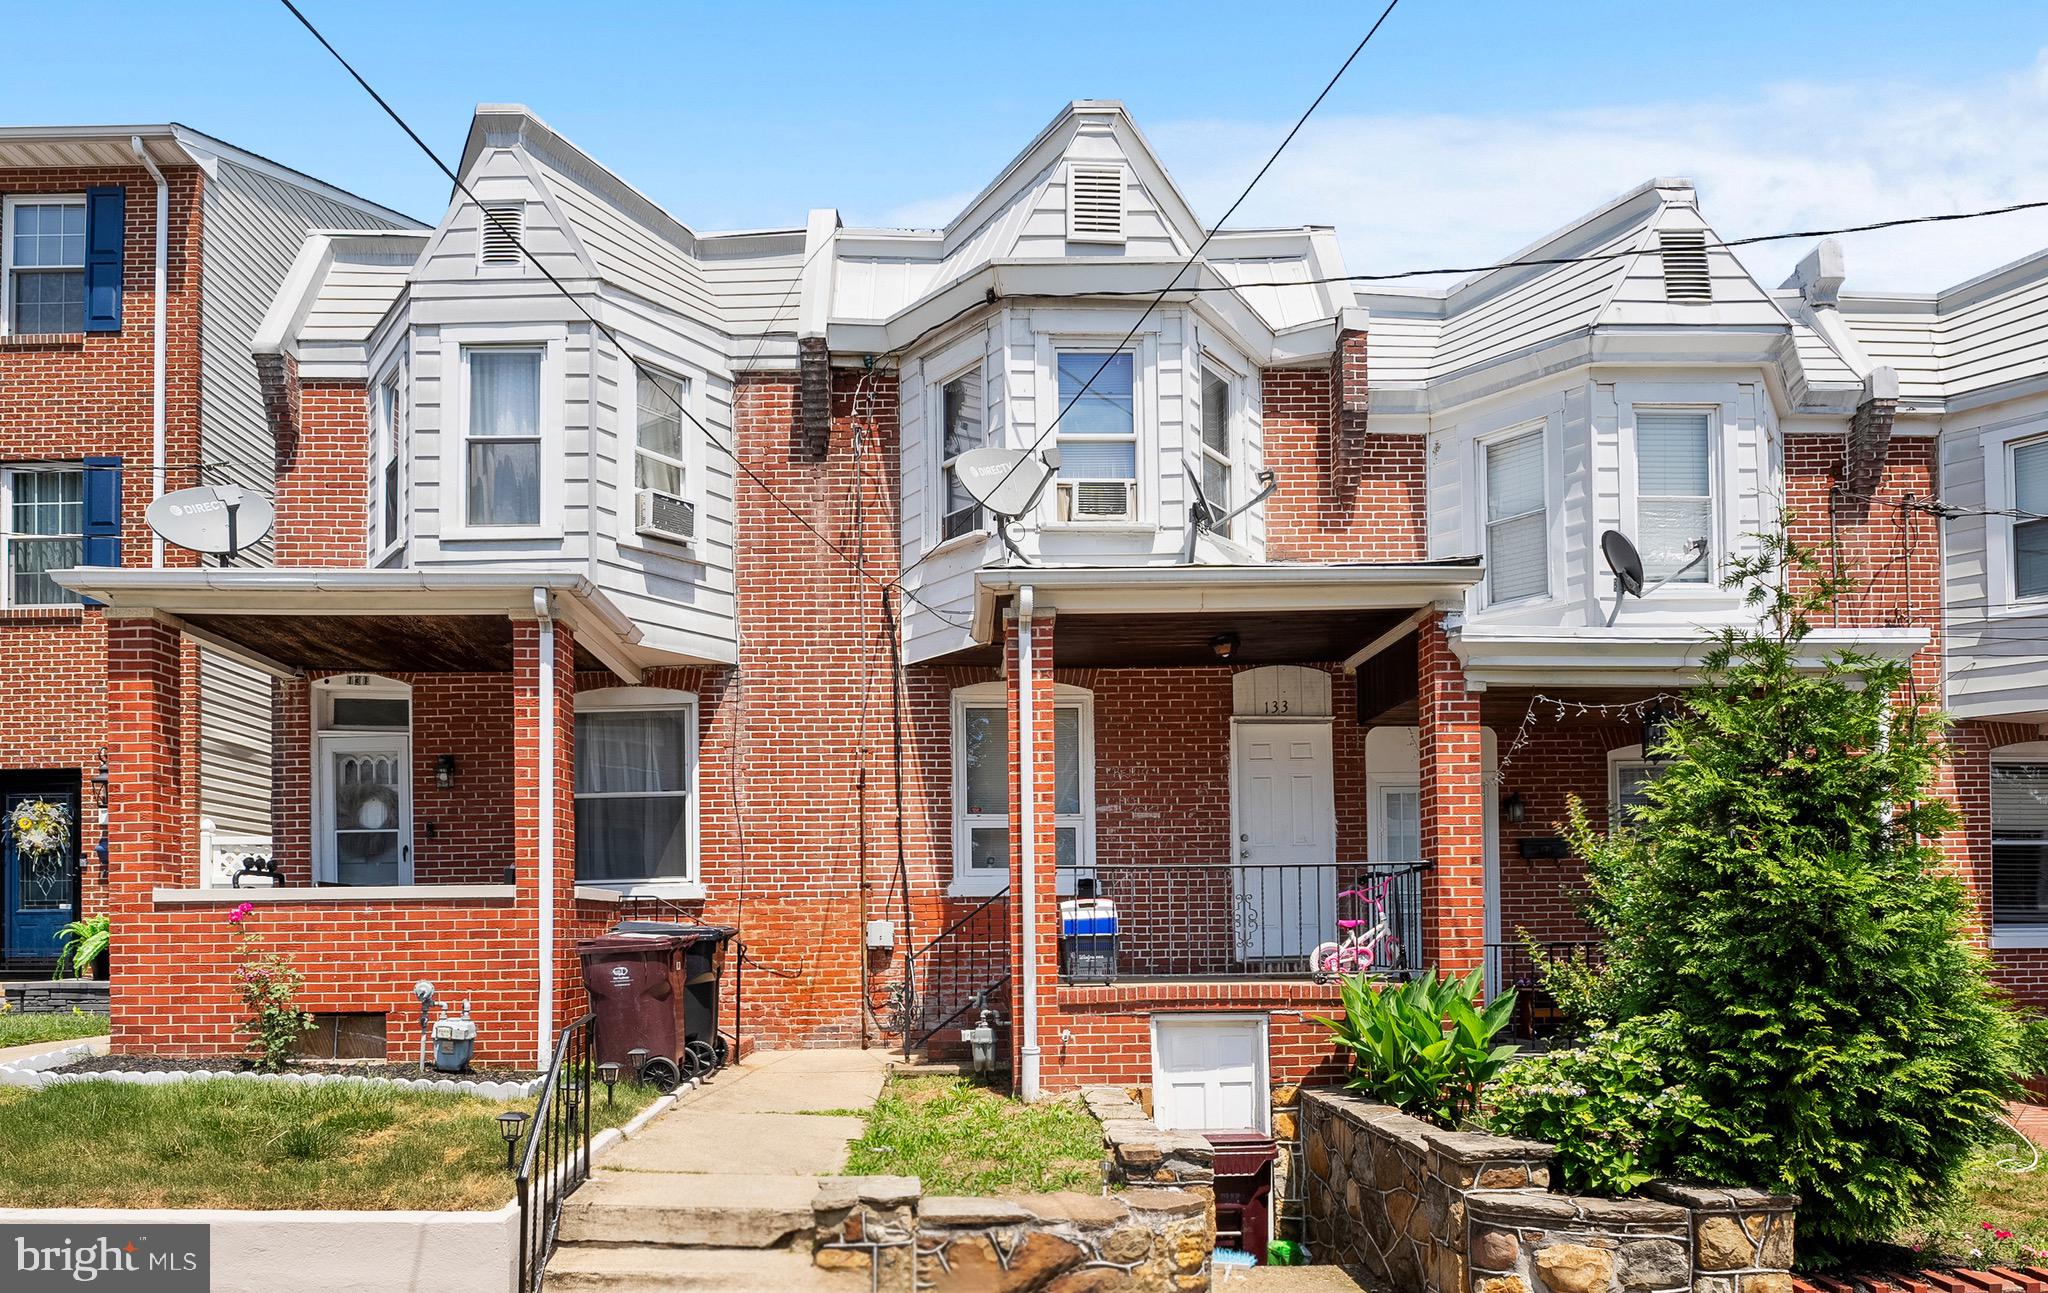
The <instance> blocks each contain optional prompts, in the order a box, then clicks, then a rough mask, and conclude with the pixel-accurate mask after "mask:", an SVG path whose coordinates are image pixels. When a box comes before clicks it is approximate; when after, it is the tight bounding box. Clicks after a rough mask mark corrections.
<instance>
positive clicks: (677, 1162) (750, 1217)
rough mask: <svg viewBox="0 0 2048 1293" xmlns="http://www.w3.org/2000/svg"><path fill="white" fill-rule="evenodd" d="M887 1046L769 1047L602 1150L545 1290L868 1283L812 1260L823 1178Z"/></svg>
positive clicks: (834, 1166) (848, 1137)
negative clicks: (815, 1208)
mask: <svg viewBox="0 0 2048 1293" xmlns="http://www.w3.org/2000/svg"><path fill="white" fill-rule="evenodd" d="M887 1063H888V1057H887V1054H886V1053H885V1052H882V1051H767V1052H758V1053H756V1054H754V1055H750V1056H748V1057H747V1058H746V1059H745V1060H744V1061H742V1062H741V1063H740V1064H739V1065H737V1066H736V1067H734V1068H732V1069H729V1070H727V1071H726V1072H724V1073H721V1074H719V1075H718V1076H717V1077H715V1078H713V1079H712V1080H711V1081H710V1082H709V1083H707V1084H706V1085H704V1086H702V1087H699V1088H698V1089H697V1090H695V1091H692V1092H690V1093H689V1094H688V1095H686V1096H684V1097H683V1098H682V1099H681V1100H680V1101H678V1102H677V1103H676V1106H675V1107H674V1108H673V1109H671V1110H669V1111H668V1112H667V1113H665V1114H663V1115H662V1116H661V1117H659V1118H656V1119H655V1120H654V1121H653V1122H651V1123H649V1124H648V1125H647V1127H646V1128H645V1129H643V1130H642V1131H641V1132H640V1134H639V1135H637V1136H635V1137H634V1138H633V1139H632V1140H630V1141H628V1142H626V1144H625V1145H624V1146H623V1147H621V1148H620V1149H618V1150H617V1151H616V1152H614V1153H613V1154H612V1155H610V1156H609V1157H607V1158H606V1159H605V1160H604V1161H603V1162H602V1163H601V1164H600V1165H599V1167H598V1170H597V1172H596V1173H595V1174H594V1175H593V1176H592V1178H591V1181H590V1183H589V1184H588V1185H585V1186H584V1187H583V1188H582V1189H580V1190H578V1191H576V1193H575V1194H573V1195H571V1196H570V1198H569V1201H568V1203H567V1204H566V1205H565V1206H564V1208H563V1212H562V1232H561V1247H560V1248H558V1249H557V1250H556V1253H555V1258H554V1261H553V1262H551V1263H550V1264H549V1266H548V1279H547V1282H548V1286H549V1287H550V1288H551V1289H560V1290H565V1291H566V1290H570V1289H579V1290H592V1291H599V1293H643V1291H645V1293H652V1291H653V1290H684V1289H698V1288H703V1289H724V1290H733V1291H734V1293H739V1291H741V1290H748V1289H761V1290H774V1291H775V1293H795V1291H796V1290H803V1289H846V1290H852V1289H854V1288H866V1287H867V1285H868V1278H867V1276H866V1275H864V1274H861V1275H858V1276H855V1275H854V1273H853V1272H838V1273H832V1272H826V1271H821V1270H818V1269H816V1268H815V1267H813V1266H812V1265H811V1252H810V1235H811V1229H812V1225H813V1221H812V1212H811V1201H812V1199H813V1197H814V1196H815V1195H816V1193H817V1180H816V1178H817V1177H819V1176H830V1175H833V1174H835V1173H837V1172H839V1171H841V1170H842V1169H843V1168H844V1167H845V1166H846V1156H847V1147H848V1146H849V1145H850V1144H851V1143H852V1142H853V1141H855V1140H857V1139H858V1138H859V1137H860V1134H861V1128H862V1121H861V1117H860V1115H861V1114H863V1113H865V1112H866V1111H867V1110H868V1109H869V1108H870V1107H872V1106H873V1104H874V1102H875V1097H876V1096H878V1095H880V1094H881V1091H882V1080H883V1078H884V1077H885V1076H886V1075H887Z"/></svg>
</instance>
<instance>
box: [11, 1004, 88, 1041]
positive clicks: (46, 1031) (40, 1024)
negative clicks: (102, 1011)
mask: <svg viewBox="0 0 2048 1293" xmlns="http://www.w3.org/2000/svg"><path fill="white" fill-rule="evenodd" d="M106 1035H107V1017H106V1016H105V1015H95V1014H92V1013H89V1012H87V1011H84V1010H70V1011H66V1012H64V1013H62V1014H49V1015H24V1014H22V1013H21V1012H19V1011H15V1010H8V1011H0V1048H4V1047H8V1046H27V1045H29V1044H30V1043H31V1042H68V1041H70V1040H72V1039H73V1038H77V1037H105V1036H106Z"/></svg>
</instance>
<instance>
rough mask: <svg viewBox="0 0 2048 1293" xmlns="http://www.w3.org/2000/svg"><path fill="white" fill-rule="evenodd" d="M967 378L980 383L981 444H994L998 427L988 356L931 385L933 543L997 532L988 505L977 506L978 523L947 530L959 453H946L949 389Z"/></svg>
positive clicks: (954, 371) (954, 541)
mask: <svg viewBox="0 0 2048 1293" xmlns="http://www.w3.org/2000/svg"><path fill="white" fill-rule="evenodd" d="M980 340H981V338H980V337H979V336H977V337H976V338H975V341H976V343H977V344H979V343H980ZM965 378H973V379H974V380H977V381H979V382H980V383H981V447H982V448H987V447H988V446H990V445H993V444H994V443H995V430H996V428H995V425H994V419H993V418H992V417H991V416H990V414H991V412H992V410H991V409H990V408H989V398H988V395H989V385H990V383H989V380H988V363H987V359H986V357H985V356H977V357H976V359H975V360H974V362H973V363H971V364H967V365H966V366H964V367H960V368H957V369H953V370H951V375H950V376H947V377H943V378H940V379H939V380H938V381H936V382H933V383H932V384H931V387H930V400H929V403H928V408H929V411H930V416H931V428H932V435H931V440H932V461H933V463H934V464H936V467H935V474H934V475H933V477H932V479H933V481H934V489H935V491H936V492H935V493H934V495H933V500H934V504H933V507H932V516H933V521H932V541H933V543H934V545H943V544H947V543H967V542H970V541H972V540H974V539H986V538H988V537H989V536H990V535H992V534H994V533H995V526H994V524H993V522H991V521H990V520H989V515H988V508H987V507H985V506H984V507H978V508H976V509H975V511H976V514H977V515H976V518H975V519H976V521H977V524H975V525H972V526H969V527H968V528H967V529H965V530H962V531H961V532H960V533H958V534H955V535H950V536H949V535H948V534H947V533H946V516H947V510H946V509H947V508H948V506H949V505H950V504H951V497H950V495H951V490H950V489H949V488H948V486H949V485H950V484H951V479H950V477H951V474H952V470H953V463H954V461H955V459H956V458H957V455H955V457H953V458H949V457H947V456H946V388H947V387H948V386H951V385H952V384H953V383H954V382H957V381H960V380H962V379H965Z"/></svg>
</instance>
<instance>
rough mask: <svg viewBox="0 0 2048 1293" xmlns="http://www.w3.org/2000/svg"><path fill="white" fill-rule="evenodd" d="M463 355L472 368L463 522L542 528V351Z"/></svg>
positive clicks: (489, 350)
mask: <svg viewBox="0 0 2048 1293" xmlns="http://www.w3.org/2000/svg"><path fill="white" fill-rule="evenodd" d="M463 353H464V359H465V361H466V362H467V363H468V365H469V418H468V424H467V426H466V427H465V428H464V436H465V441H466V443H465V444H464V446H463V470H464V471H465V472H466V473H467V475H466V482H467V489H466V491H465V493H466V497H465V502H466V504H467V512H466V515H465V517H464V519H465V521H466V523H467V524H469V525H471V526H477V527H484V526H531V525H538V524H540V520H541V505H540V504H541V429H540V377H541V362H542V352H541V351H540V350H537V349H533V350H529V349H524V348H520V349H513V348H503V349H500V348H495V347H492V348H478V349H471V350H466V351H464V352H463Z"/></svg>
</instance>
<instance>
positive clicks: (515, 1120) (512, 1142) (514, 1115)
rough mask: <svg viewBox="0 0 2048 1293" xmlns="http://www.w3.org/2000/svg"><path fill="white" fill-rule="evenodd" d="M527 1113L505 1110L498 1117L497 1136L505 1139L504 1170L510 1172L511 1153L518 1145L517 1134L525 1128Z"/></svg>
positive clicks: (520, 1110)
mask: <svg viewBox="0 0 2048 1293" xmlns="http://www.w3.org/2000/svg"><path fill="white" fill-rule="evenodd" d="M526 1119H527V1113H526V1110H524V1109H507V1110H506V1111H505V1112H503V1113H501V1114H499V1115H498V1134H499V1135H500V1136H502V1137H504V1138H505V1170H506V1171H508V1172H509V1171H511V1170H512V1151H513V1149H514V1147H516V1146H517V1145H518V1144H519V1133H520V1130H521V1129H522V1128H524V1127H525V1126H526Z"/></svg>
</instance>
